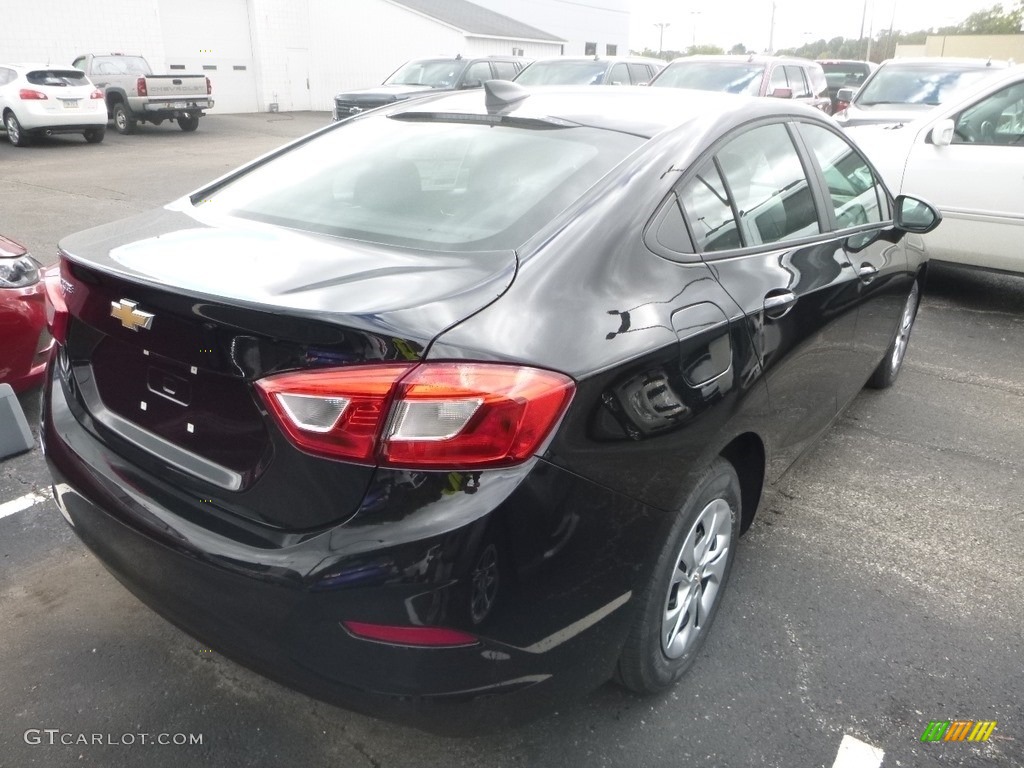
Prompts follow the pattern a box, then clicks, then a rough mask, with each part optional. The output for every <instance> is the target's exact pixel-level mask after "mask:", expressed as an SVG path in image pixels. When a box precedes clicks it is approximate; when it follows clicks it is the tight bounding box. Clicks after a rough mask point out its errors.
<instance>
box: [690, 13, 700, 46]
mask: <svg viewBox="0 0 1024 768" xmlns="http://www.w3.org/2000/svg"><path fill="white" fill-rule="evenodd" d="M690 16H691V17H692V21H693V30H692V32H691V37H690V46H691V47H692V48H696V47H697V17H698V16H700V11H690Z"/></svg>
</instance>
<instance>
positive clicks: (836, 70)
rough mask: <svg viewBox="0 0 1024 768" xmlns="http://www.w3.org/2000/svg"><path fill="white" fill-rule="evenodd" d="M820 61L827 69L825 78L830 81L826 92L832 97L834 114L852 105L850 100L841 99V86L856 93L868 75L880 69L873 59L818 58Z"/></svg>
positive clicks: (822, 66)
mask: <svg viewBox="0 0 1024 768" xmlns="http://www.w3.org/2000/svg"><path fill="white" fill-rule="evenodd" d="M818 63H819V64H821V68H822V69H823V70H824V71H825V80H826V82H827V83H828V89H827V90H826V91H825V93H826V94H827V95H828V97H829V98H830V99H832V114H835V113H836V112H839V111H840V110H843V109H846V108H847V107H848V106H849V105H850V102H849V100H845V101H841V100H840V99H839V89H840V88H850V89H852V90H853V92H854V93H856V91H857V89H858V88H860V87H861V86H862V85H864V81H865V80H867V78H868V75H870V74H871V73H872V72H874V71H875V70H876V69H878V65H877V64H875V63H874V62H873V61H855V60H850V59H818Z"/></svg>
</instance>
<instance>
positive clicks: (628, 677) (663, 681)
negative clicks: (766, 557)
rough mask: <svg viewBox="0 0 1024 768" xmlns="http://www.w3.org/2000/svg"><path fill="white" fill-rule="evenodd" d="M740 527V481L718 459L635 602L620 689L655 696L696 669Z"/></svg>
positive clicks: (681, 513) (681, 514)
mask: <svg viewBox="0 0 1024 768" xmlns="http://www.w3.org/2000/svg"><path fill="white" fill-rule="evenodd" d="M739 526H740V481H739V477H738V476H737V475H736V470H735V469H734V468H733V466H732V464H730V463H729V462H728V461H726V460H725V459H723V458H717V459H715V461H714V462H713V463H712V464H711V465H710V466H709V467H708V468H707V469H706V470H705V471H704V473H703V474H702V475H701V477H700V479H699V480H698V482H697V485H696V487H695V488H694V490H693V491H692V492H691V493H690V496H689V498H687V500H686V502H685V503H684V504H683V506H682V508H681V509H680V510H679V513H678V514H677V516H676V519H675V522H674V523H673V525H672V529H671V531H670V532H669V535H668V537H667V539H666V541H665V545H664V547H663V548H662V550H661V554H660V555H659V557H658V561H657V563H656V565H655V567H654V572H653V574H652V576H651V581H650V583H649V584H648V585H647V588H646V589H645V590H644V592H643V594H642V595H641V596H640V603H639V606H638V610H639V611H640V617H639V619H638V621H637V622H636V625H635V627H634V628H633V631H632V633H631V634H630V636H629V638H628V639H627V640H626V644H625V646H623V649H622V655H621V657H620V658H619V665H618V670H617V673H616V678H617V679H618V681H619V682H620V683H622V684H623V685H624V686H626V687H627V688H629V689H631V690H633V691H636V692H637V693H655V692H657V691H661V690H664V689H665V688H667V687H669V686H670V685H672V684H673V683H674V682H675V681H676V680H678V679H679V678H680V677H681V676H682V674H683V673H684V672H685V671H686V670H687V669H688V668H689V667H690V665H691V664H693V661H694V659H695V658H696V656H697V652H698V651H699V650H700V647H701V646H702V645H703V644H704V639H705V638H706V637H707V634H708V630H709V629H710V627H711V622H712V621H713V620H714V618H715V614H716V613H717V612H718V606H719V604H720V603H721V597H722V594H723V592H724V590H725V585H726V583H727V581H728V579H729V572H730V571H731V570H732V562H733V559H734V557H735V552H736V543H737V540H738V538H739Z"/></svg>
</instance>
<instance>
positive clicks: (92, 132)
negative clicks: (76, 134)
mask: <svg viewBox="0 0 1024 768" xmlns="http://www.w3.org/2000/svg"><path fill="white" fill-rule="evenodd" d="M106 134H107V132H106V130H105V129H103V128H90V129H88V130H87V131H83V133H82V135H83V136H85V140H86V141H88V142H89V143H90V144H99V143H100V142H101V141H103V137H104V136H106Z"/></svg>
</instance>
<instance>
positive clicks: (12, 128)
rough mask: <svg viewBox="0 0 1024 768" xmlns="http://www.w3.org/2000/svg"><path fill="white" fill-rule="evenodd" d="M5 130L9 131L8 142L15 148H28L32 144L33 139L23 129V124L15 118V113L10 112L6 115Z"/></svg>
mask: <svg viewBox="0 0 1024 768" xmlns="http://www.w3.org/2000/svg"><path fill="white" fill-rule="evenodd" d="M4 128H6V129H7V139H8V141H10V142H11V144H13V145H14V146H16V147H27V146H28V145H29V144H31V143H32V139H31V137H30V136H29V135H28V133H26V132H25V129H24V128H22V127H21V123H19V122H18V118H17V117H15V116H14V113H13V112H8V113H7V114H6V115H4Z"/></svg>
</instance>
